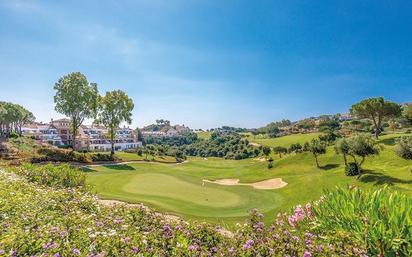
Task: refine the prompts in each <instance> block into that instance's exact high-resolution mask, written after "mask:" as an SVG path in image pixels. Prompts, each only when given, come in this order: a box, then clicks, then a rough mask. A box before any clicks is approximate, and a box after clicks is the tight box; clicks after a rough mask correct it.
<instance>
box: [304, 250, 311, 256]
mask: <svg viewBox="0 0 412 257" xmlns="http://www.w3.org/2000/svg"><path fill="white" fill-rule="evenodd" d="M303 257H312V254H311V253H310V252H308V251H305V252H304V253H303Z"/></svg>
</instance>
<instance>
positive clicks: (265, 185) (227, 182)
mask: <svg viewBox="0 0 412 257" xmlns="http://www.w3.org/2000/svg"><path fill="white" fill-rule="evenodd" d="M203 181H204V182H208V183H214V184H218V185H222V186H252V187H253V188H255V189H262V190H269V189H278V188H282V187H285V186H286V185H287V184H288V183H286V182H285V181H283V180H282V179H281V178H273V179H268V180H262V181H259V182H255V183H239V179H219V180H215V181H211V180H207V179H204V180H203Z"/></svg>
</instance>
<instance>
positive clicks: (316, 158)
mask: <svg viewBox="0 0 412 257" xmlns="http://www.w3.org/2000/svg"><path fill="white" fill-rule="evenodd" d="M313 156H315V160H316V167H318V168H320V166H319V161H318V156H317V155H316V154H314V155H313Z"/></svg>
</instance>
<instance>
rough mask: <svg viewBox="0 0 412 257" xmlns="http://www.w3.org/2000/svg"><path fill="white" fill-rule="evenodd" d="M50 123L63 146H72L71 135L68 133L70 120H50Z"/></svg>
mask: <svg viewBox="0 0 412 257" xmlns="http://www.w3.org/2000/svg"><path fill="white" fill-rule="evenodd" d="M50 123H51V125H53V126H54V127H55V128H56V129H57V131H58V133H59V135H60V137H61V140H62V142H63V144H64V145H72V141H73V135H72V134H71V133H70V120H69V119H66V118H63V119H58V120H53V119H52V120H51V122H50Z"/></svg>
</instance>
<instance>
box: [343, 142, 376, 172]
mask: <svg viewBox="0 0 412 257" xmlns="http://www.w3.org/2000/svg"><path fill="white" fill-rule="evenodd" d="M347 142H348V145H349V151H348V154H349V155H350V156H351V157H352V158H353V161H354V162H355V164H356V166H357V167H358V168H359V176H360V175H361V173H362V164H363V163H364V161H365V159H366V157H368V156H372V155H376V154H379V148H378V147H377V143H376V141H375V140H373V139H372V137H371V136H370V135H368V134H357V135H355V136H352V137H350V138H348V139H347ZM356 157H360V158H361V161H358V160H357V159H356Z"/></svg>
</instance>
